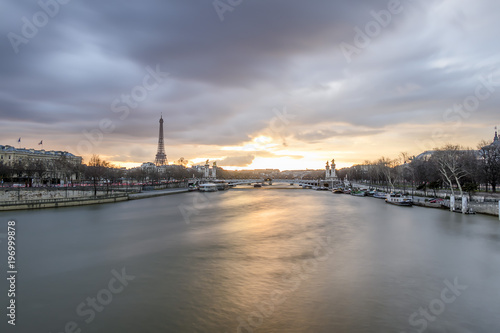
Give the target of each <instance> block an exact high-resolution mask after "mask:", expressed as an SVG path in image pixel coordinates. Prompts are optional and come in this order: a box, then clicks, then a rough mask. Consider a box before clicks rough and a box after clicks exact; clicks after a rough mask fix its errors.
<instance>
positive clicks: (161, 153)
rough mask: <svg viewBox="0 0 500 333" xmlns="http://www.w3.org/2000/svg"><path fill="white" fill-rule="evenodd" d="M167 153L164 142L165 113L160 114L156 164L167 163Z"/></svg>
mask: <svg viewBox="0 0 500 333" xmlns="http://www.w3.org/2000/svg"><path fill="white" fill-rule="evenodd" d="M167 163H168V161H167V155H166V154H165V145H164V144H163V115H161V116H160V133H159V137H158V152H157V153H156V158H155V165H156V166H162V165H166V164H167Z"/></svg>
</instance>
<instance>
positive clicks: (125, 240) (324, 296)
mask: <svg viewBox="0 0 500 333" xmlns="http://www.w3.org/2000/svg"><path fill="white" fill-rule="evenodd" d="M10 219H14V220H15V221H16V222H17V225H16V227H17V230H16V231H17V243H16V246H17V258H16V259H17V266H18V276H17V290H16V291H17V293H16V304H17V314H16V315H17V317H16V327H15V328H14V327H11V326H10V325H7V319H8V318H7V317H6V310H5V308H6V306H7V301H6V300H5V299H6V295H7V289H8V285H7V282H6V279H5V278H3V279H2V281H1V282H0V293H1V295H2V296H1V299H2V300H4V301H2V309H4V310H2V312H3V313H2V316H1V317H0V318H2V322H1V323H0V331H1V332H11V331H12V332H23V333H31V332H52V333H56V332H57V333H59V332H120V333H121V332H134V333H136V332H138V333H139V332H325V333H326V332H384V333H386V332H398V333H400V332H454V333H456V332H458V333H461V332H475V333H478V332H500V222H499V221H498V218H495V217H489V216H483V215H475V216H464V215H461V214H454V213H450V212H447V211H443V210H437V209H426V208H419V207H411V208H407V207H396V206H391V205H387V204H385V203H384V201H383V200H378V199H373V198H359V197H353V196H348V195H340V194H339V195H337V194H332V193H330V192H326V191H325V192H321V191H313V190H272V189H267V188H262V189H253V188H252V189H233V190H230V191H225V192H215V193H206V194H203V193H194V192H193V193H185V194H177V195H170V196H164V197H157V198H151V199H143V200H135V201H129V202H123V203H116V204H105V205H93V206H85V207H70V208H59V209H45V210H37V211H17V212H3V213H0V220H1V221H2V223H1V224H0V228H2V229H1V230H0V233H3V234H4V235H5V233H6V232H7V221H8V220H10ZM0 241H1V242H2V243H1V244H0V246H1V247H2V250H1V254H2V258H0V260H1V262H2V264H1V265H0V267H1V268H2V270H3V271H4V272H3V274H2V276H6V275H7V273H6V271H7V268H6V262H7V255H6V239H5V238H0Z"/></svg>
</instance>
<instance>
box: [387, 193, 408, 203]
mask: <svg viewBox="0 0 500 333" xmlns="http://www.w3.org/2000/svg"><path fill="white" fill-rule="evenodd" d="M385 202H387V203H390V204H393V205H396V206H413V201H412V200H411V199H410V198H408V197H406V196H404V195H401V194H400V193H389V194H387V197H386V198H385Z"/></svg>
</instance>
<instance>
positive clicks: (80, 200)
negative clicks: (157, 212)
mask: <svg viewBox="0 0 500 333" xmlns="http://www.w3.org/2000/svg"><path fill="white" fill-rule="evenodd" d="M185 192H188V189H187V188H182V189H179V188H175V189H164V190H152V191H145V192H140V193H119V194H115V195H111V196H109V195H107V196H96V197H90V196H89V197H77V198H57V199H39V200H23V201H20V202H19V201H18V202H0V212H4V211H13V210H32V209H43V208H58V207H75V206H87V205H97V204H107V203H114V202H123V201H128V200H139V199H146V198H153V197H159V196H164V195H172V194H179V193H185Z"/></svg>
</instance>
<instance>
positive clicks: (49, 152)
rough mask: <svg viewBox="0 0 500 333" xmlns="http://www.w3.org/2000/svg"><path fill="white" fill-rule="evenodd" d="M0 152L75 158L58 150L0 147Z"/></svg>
mask: <svg viewBox="0 0 500 333" xmlns="http://www.w3.org/2000/svg"><path fill="white" fill-rule="evenodd" d="M0 152H4V153H7V152H12V153H22V154H37V155H52V156H54V155H55V156H68V157H76V156H75V155H73V154H71V153H68V152H67V151H60V150H44V149H41V150H37V149H27V148H16V147H13V146H9V145H5V146H4V145H0Z"/></svg>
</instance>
